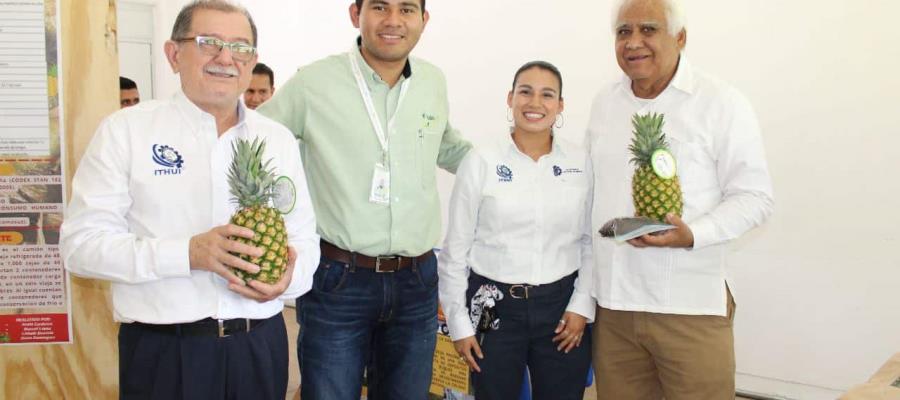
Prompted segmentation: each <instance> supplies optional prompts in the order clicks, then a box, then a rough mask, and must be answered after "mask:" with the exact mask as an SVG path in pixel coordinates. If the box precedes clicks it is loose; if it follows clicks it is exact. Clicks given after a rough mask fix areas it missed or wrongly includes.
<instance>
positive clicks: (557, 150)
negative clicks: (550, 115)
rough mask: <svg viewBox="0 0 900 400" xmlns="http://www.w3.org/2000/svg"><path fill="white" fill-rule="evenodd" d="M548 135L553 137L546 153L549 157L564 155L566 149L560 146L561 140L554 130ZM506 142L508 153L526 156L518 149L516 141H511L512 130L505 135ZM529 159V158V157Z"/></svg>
mask: <svg viewBox="0 0 900 400" xmlns="http://www.w3.org/2000/svg"><path fill="white" fill-rule="evenodd" d="M550 135H551V136H552V137H553V141H552V142H551V143H550V153H549V154H547V156H549V157H565V156H566V151H565V149H564V148H563V146H562V141H561V140H557V138H556V132H551V133H550ZM504 141H505V143H506V148H507V150H508V151H509V153H510V154H518V155H521V156H523V157H528V156H526V155H525V154H524V153H522V152H521V151H519V147H518V146H516V142H514V141H513V138H512V132H510V133H509V134H508V135H506V139H504ZM529 159H530V158H529Z"/></svg>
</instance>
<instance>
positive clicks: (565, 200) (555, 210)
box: [548, 180, 588, 236]
mask: <svg viewBox="0 0 900 400" xmlns="http://www.w3.org/2000/svg"><path fill="white" fill-rule="evenodd" d="M587 193H588V187H587V183H585V182H583V180H579V181H577V182H566V183H564V184H563V185H562V186H561V187H560V188H559V192H558V196H557V195H554V196H553V197H554V198H555V199H556V200H549V201H548V202H549V205H548V208H549V210H548V211H550V212H549V213H548V215H551V216H552V217H553V220H552V221H549V222H551V226H552V227H553V228H552V229H553V231H554V232H562V233H564V234H576V235H577V236H580V234H581V231H582V230H583V228H584V223H585V212H586V209H585V201H586V200H587Z"/></svg>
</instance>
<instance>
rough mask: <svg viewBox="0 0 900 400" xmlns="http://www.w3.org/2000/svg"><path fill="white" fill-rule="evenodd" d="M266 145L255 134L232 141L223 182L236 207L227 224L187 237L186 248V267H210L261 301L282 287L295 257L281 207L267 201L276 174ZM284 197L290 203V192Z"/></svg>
mask: <svg viewBox="0 0 900 400" xmlns="http://www.w3.org/2000/svg"><path fill="white" fill-rule="evenodd" d="M265 149H266V143H265V140H260V139H259V138H257V139H254V140H253V141H252V142H251V141H249V140H245V139H236V140H235V141H234V143H233V144H232V150H233V157H232V164H231V167H230V168H229V170H228V185H229V186H230V188H231V194H232V195H233V196H234V199H233V200H234V201H235V202H236V203H237V204H238V206H239V209H238V210H237V211H236V212H235V213H234V214H233V215H232V216H231V221H230V222H231V223H230V224H228V225H222V226H219V227H216V228H213V229H212V230H210V231H209V232H206V233H204V234H200V235H197V236H194V237H193V238H191V241H190V251H189V254H190V260H191V268H193V269H204V270H208V271H211V272H214V273H216V274H218V275H220V276H222V277H223V278H225V279H226V280H227V281H228V288H229V289H230V290H232V291H234V292H237V293H239V294H241V295H243V296H244V297H248V298H251V299H254V300H257V301H261V302H264V301H269V300H273V299H275V298H277V297H278V296H279V295H281V293H284V291H285V290H287V287H288V285H290V282H291V276H292V275H293V271H294V261H295V260H296V259H297V254H296V251H295V250H294V249H293V248H291V247H289V246H288V244H287V243H288V242H287V231H286V230H285V226H284V218H283V217H282V216H281V211H284V210H281V209H276V208H275V207H273V206H272V200H273V198H274V197H275V196H276V193H275V192H276V189H275V188H276V179H275V174H274V172H273V171H272V169H271V168H270V167H269V164H270V162H271V160H267V161H265V162H263V155H264V154H265ZM288 181H289V179H288ZM290 185H291V187H292V185H293V184H292V183H291V184H290ZM291 195H293V193H291ZM289 200H290V201H289V202H290V207H291V208H293V197H292V196H290V199H289ZM284 212H290V210H287V211H284Z"/></svg>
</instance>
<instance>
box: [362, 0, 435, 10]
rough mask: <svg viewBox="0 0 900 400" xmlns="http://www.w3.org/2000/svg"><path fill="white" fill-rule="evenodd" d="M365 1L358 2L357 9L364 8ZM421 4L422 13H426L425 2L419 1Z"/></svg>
mask: <svg viewBox="0 0 900 400" xmlns="http://www.w3.org/2000/svg"><path fill="white" fill-rule="evenodd" d="M364 1H365V0H356V8H362V5H363V2H364ZM419 3H421V5H422V12H423V13H424V12H425V0H419Z"/></svg>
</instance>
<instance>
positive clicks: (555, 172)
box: [553, 165, 584, 176]
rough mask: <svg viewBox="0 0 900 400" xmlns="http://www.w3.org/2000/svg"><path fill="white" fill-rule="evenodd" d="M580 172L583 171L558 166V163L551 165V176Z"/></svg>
mask: <svg viewBox="0 0 900 400" xmlns="http://www.w3.org/2000/svg"><path fill="white" fill-rule="evenodd" d="M581 173H584V171H582V170H580V169H578V168H566V169H562V167H560V166H559V165H554V166H553V176H562V175H564V174H566V175H567V174H581Z"/></svg>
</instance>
